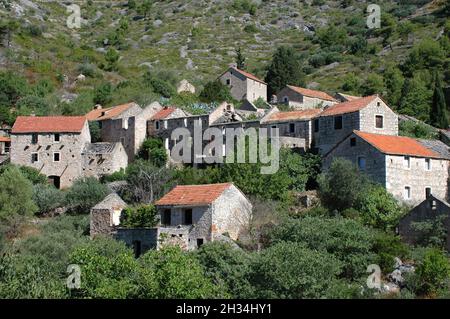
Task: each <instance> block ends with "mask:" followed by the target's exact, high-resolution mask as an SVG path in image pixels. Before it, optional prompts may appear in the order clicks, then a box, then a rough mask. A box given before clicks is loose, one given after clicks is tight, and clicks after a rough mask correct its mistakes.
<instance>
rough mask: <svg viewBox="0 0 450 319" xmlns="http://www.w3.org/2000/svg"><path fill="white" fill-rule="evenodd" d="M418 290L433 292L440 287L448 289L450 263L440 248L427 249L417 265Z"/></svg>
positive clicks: (420, 291)
mask: <svg viewBox="0 0 450 319" xmlns="http://www.w3.org/2000/svg"><path fill="white" fill-rule="evenodd" d="M415 275H416V276H417V279H418V287H417V288H418V292H419V293H422V294H435V293H437V292H438V290H440V289H445V288H446V289H448V287H449V276H450V265H449V261H448V258H447V256H446V255H445V253H444V252H443V251H442V250H440V249H435V248H431V249H428V250H427V251H426V253H425V255H424V257H423V259H422V261H421V262H420V263H419V265H418V266H417V269H416V272H415Z"/></svg>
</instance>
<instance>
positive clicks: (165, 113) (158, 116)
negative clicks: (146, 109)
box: [147, 106, 190, 136]
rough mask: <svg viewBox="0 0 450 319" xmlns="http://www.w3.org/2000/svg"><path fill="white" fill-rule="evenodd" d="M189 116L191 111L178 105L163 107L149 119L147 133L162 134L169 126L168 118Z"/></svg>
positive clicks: (152, 134)
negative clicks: (184, 109)
mask: <svg viewBox="0 0 450 319" xmlns="http://www.w3.org/2000/svg"><path fill="white" fill-rule="evenodd" d="M188 116H190V114H189V113H187V112H186V111H183V110H182V109H179V108H177V107H169V106H166V107H163V108H162V109H160V110H159V111H158V112H156V113H155V114H153V115H152V117H151V118H150V119H149V120H148V121H147V135H148V136H157V135H160V134H161V132H163V131H165V130H167V129H168V128H169V126H168V120H170V119H179V118H186V117H188Z"/></svg>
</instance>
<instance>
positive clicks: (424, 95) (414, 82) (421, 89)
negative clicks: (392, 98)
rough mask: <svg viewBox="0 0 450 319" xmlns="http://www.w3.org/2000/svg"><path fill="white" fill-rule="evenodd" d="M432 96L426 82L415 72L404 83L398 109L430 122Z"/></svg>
mask: <svg viewBox="0 0 450 319" xmlns="http://www.w3.org/2000/svg"><path fill="white" fill-rule="evenodd" d="M431 96H432V92H431V90H429V89H428V87H427V84H426V82H425V81H424V80H423V79H422V78H421V77H420V76H419V75H418V74H415V75H414V77H413V78H409V79H407V80H406V81H405V84H404V85H403V89H402V97H401V98H400V105H399V108H398V111H399V112H400V113H403V114H406V115H410V116H414V117H415V118H417V119H419V120H421V121H424V122H428V121H429V118H430V115H429V114H430V104H431Z"/></svg>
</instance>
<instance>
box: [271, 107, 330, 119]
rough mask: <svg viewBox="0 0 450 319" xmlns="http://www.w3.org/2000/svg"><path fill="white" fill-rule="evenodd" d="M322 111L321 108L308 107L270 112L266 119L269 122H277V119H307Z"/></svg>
mask: <svg viewBox="0 0 450 319" xmlns="http://www.w3.org/2000/svg"><path fill="white" fill-rule="evenodd" d="M321 112H322V110H321V109H309V110H301V111H289V112H278V113H274V114H272V115H271V116H270V117H269V119H268V121H269V122H275V121H276V122H279V121H291V120H307V119H311V118H313V117H315V116H317V115H319V114H320V113H321Z"/></svg>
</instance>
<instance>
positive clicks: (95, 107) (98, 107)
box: [94, 104, 102, 110]
mask: <svg viewBox="0 0 450 319" xmlns="http://www.w3.org/2000/svg"><path fill="white" fill-rule="evenodd" d="M94 109H95V110H101V109H102V106H101V105H100V104H95V106H94Z"/></svg>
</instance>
